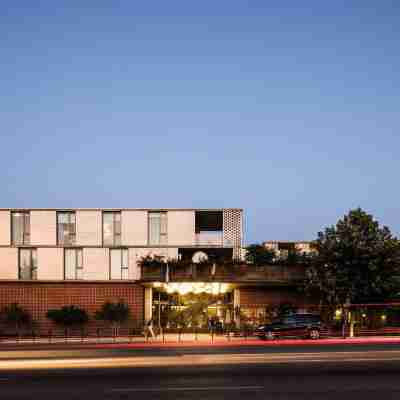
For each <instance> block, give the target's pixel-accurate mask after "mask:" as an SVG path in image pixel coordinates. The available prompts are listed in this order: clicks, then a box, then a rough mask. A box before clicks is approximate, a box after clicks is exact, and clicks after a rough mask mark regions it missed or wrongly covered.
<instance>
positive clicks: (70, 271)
mask: <svg viewBox="0 0 400 400" xmlns="http://www.w3.org/2000/svg"><path fill="white" fill-rule="evenodd" d="M64 271H65V279H83V251H82V249H65V251H64Z"/></svg>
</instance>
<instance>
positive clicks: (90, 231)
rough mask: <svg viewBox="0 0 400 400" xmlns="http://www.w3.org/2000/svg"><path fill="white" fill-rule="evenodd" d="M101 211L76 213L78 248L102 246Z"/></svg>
mask: <svg viewBox="0 0 400 400" xmlns="http://www.w3.org/2000/svg"><path fill="white" fill-rule="evenodd" d="M101 222H102V218H101V211H83V210H81V211H77V212H76V242H77V244H78V246H101V245H102V243H101V241H102V226H101V225H102V223H101Z"/></svg>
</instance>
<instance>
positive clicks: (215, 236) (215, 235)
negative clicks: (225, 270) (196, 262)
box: [195, 231, 224, 247]
mask: <svg viewBox="0 0 400 400" xmlns="http://www.w3.org/2000/svg"><path fill="white" fill-rule="evenodd" d="M195 244H196V246H202V247H210V246H219V247H222V246H223V244H224V235H223V232H222V231H217V232H199V233H196V236H195Z"/></svg>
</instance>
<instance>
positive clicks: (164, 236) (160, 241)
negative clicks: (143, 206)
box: [147, 210, 168, 247]
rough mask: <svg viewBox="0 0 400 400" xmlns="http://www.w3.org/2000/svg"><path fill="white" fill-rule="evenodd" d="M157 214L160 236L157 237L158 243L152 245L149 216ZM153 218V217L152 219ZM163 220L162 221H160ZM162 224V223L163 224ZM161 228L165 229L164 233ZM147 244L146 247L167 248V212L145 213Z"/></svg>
mask: <svg viewBox="0 0 400 400" xmlns="http://www.w3.org/2000/svg"><path fill="white" fill-rule="evenodd" d="M155 214H159V222H160V226H159V228H160V235H159V237H158V243H152V241H151V236H152V235H151V232H150V228H151V224H150V220H151V218H152V216H151V215H155ZM153 218H154V217H153ZM163 218H165V220H164V221H162V219H163ZM163 222H164V223H163ZM163 227H165V232H164V231H163V229H162V228H163ZM163 239H164V240H163ZM147 244H148V246H161V247H162V246H167V245H168V211H161V210H160V211H148V212H147Z"/></svg>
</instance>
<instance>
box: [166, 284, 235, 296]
mask: <svg viewBox="0 0 400 400" xmlns="http://www.w3.org/2000/svg"><path fill="white" fill-rule="evenodd" d="M161 286H162V287H163V288H164V289H165V291H166V292H167V293H169V294H171V293H179V294H180V295H185V294H188V293H195V294H199V293H209V294H214V295H218V294H222V293H225V292H226V291H227V289H228V285H227V284H226V283H220V282H170V283H163V284H161Z"/></svg>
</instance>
